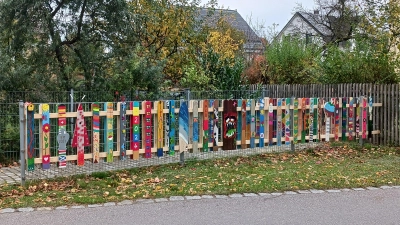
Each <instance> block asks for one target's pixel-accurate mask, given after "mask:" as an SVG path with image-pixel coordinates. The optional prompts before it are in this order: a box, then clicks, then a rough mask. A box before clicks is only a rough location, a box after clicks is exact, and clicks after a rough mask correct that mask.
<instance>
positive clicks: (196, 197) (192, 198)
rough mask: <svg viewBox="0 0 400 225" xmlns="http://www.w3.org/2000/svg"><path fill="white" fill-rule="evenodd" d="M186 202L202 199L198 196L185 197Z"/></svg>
mask: <svg viewBox="0 0 400 225" xmlns="http://www.w3.org/2000/svg"><path fill="white" fill-rule="evenodd" d="M185 198H186V200H200V199H201V197H200V196H198V195H194V196H185Z"/></svg>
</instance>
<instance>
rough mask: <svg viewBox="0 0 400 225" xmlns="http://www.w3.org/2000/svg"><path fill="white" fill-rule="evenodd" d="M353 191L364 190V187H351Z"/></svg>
mask: <svg viewBox="0 0 400 225" xmlns="http://www.w3.org/2000/svg"><path fill="white" fill-rule="evenodd" d="M353 190H354V191H365V189H364V188H353Z"/></svg>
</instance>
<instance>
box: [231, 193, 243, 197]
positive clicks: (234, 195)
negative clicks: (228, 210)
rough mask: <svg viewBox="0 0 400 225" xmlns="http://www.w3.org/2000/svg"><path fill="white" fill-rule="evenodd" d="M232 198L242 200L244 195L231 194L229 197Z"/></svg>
mask: <svg viewBox="0 0 400 225" xmlns="http://www.w3.org/2000/svg"><path fill="white" fill-rule="evenodd" d="M228 196H229V197H230V198H241V197H243V195H242V194H230V195H228Z"/></svg>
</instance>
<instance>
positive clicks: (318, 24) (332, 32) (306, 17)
mask: <svg viewBox="0 0 400 225" xmlns="http://www.w3.org/2000/svg"><path fill="white" fill-rule="evenodd" d="M353 22H357V19H356V17H354V18H353V17H351V19H347V18H346V19H343V18H338V17H335V16H326V15H323V14H321V13H320V12H319V11H318V10H314V12H296V13H295V14H294V15H293V16H292V18H291V19H290V20H289V22H288V23H287V24H286V25H285V26H284V27H283V29H282V30H281V31H280V32H279V34H278V35H277V37H276V39H275V40H282V38H284V37H286V36H297V37H299V38H304V39H305V40H306V42H307V43H311V42H313V43H317V44H320V45H325V44H328V43H337V44H338V45H339V47H345V46H348V45H350V47H352V46H354V43H353V41H352V40H351V39H352V33H353Z"/></svg>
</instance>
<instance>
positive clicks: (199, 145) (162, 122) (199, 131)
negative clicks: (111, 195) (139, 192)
mask: <svg viewBox="0 0 400 225" xmlns="http://www.w3.org/2000/svg"><path fill="white" fill-rule="evenodd" d="M332 100H333V101H332ZM357 100H359V104H354V103H355V101H357ZM367 101H368V102H367ZM283 102H284V104H283ZM164 103H165V104H164ZM199 103H200V104H199ZM208 103H209V102H208V100H202V101H191V102H190V104H188V106H187V107H188V108H187V110H185V111H181V110H180V109H179V108H175V101H166V102H161V101H157V102H154V103H153V102H150V101H144V102H138V101H135V102H126V103H125V102H120V103H117V104H116V103H113V102H108V103H103V105H104V107H100V105H101V104H100V103H93V104H92V105H91V106H92V107H91V109H90V110H89V111H86V112H85V111H84V110H83V107H82V105H78V108H77V111H76V112H65V111H64V109H63V106H62V104H59V106H61V107H59V108H57V109H56V110H55V111H54V112H50V108H51V107H49V105H48V104H42V105H40V106H39V107H38V108H39V110H38V111H39V112H38V113H35V112H34V107H33V104H26V110H25V113H26V117H27V126H26V131H25V134H26V140H25V143H26V149H27V161H28V167H27V169H28V170H30V171H31V170H33V169H34V165H35V164H42V168H44V169H46V168H49V166H50V164H51V163H58V166H59V167H61V168H62V167H65V166H66V165H67V164H66V163H67V162H68V161H77V162H78V163H77V164H78V165H81V166H82V165H84V163H85V160H90V161H92V162H93V163H102V162H103V161H106V162H112V161H113V160H130V159H133V160H138V159H140V158H142V159H143V158H151V157H152V156H158V157H162V156H164V155H171V156H173V155H174V154H175V151H186V150H189V151H190V152H200V149H202V151H203V152H209V153H212V152H210V149H212V151H213V152H214V151H217V150H219V149H222V150H236V149H246V148H249V147H250V148H254V147H261V148H268V147H270V146H274V145H278V146H280V145H282V143H283V142H284V143H286V144H288V143H290V142H291V141H294V142H296V141H298V140H301V139H300V138H302V139H304V142H314V141H322V140H325V141H331V140H332V141H333V140H343V139H344V138H345V137H348V139H349V140H354V139H355V138H354V137H356V136H358V137H359V138H363V139H366V138H370V136H371V135H374V134H379V131H378V130H372V126H370V123H372V122H373V121H369V120H370V118H371V114H372V109H373V107H379V106H381V104H380V103H373V102H372V99H369V98H368V99H367V98H360V99H357V98H333V99H329V101H325V100H324V99H322V98H311V99H306V98H300V99H294V98H293V99H285V98H278V99H272V98H264V99H257V100H253V99H247V100H222V101H221V100H214V101H213V104H212V105H209V104H208ZM114 104H115V105H117V106H118V107H117V110H114V109H113V106H114ZM140 105H141V108H140ZM182 105H185V104H182ZM152 106H153V107H152ZM210 107H211V109H212V113H211V109H210ZM209 110H210V111H209ZM179 112H180V114H181V115H183V114H184V115H185V120H184V121H183V120H182V118H180V117H179V116H177V113H179ZM257 112H259V114H258V113H257ZM356 112H359V113H360V114H356ZM182 113H183V114H182ZM210 114H211V117H210V118H209V116H210ZM292 114H293V115H292ZM257 115H258V116H259V118H257V117H258V116H257ZM220 116H221V118H219V117H220ZM355 116H359V117H360V118H359V120H360V121H359V130H358V134H356V133H357V131H355V130H354V122H355V120H354V119H355ZM50 118H51V119H57V122H55V124H50V122H53V120H50ZM68 118H75V119H76V125H75V129H74V130H73V131H69V132H72V133H73V134H74V135H73V138H72V141H71V144H70V146H69V145H68V139H69V138H68V136H69V135H68V133H67V132H66V131H65V125H64V124H65V123H66V121H67V119H68ZM292 118H293V120H292ZM35 119H37V120H40V122H41V123H35V122H34V120H35ZM102 119H104V122H103V124H104V129H103V130H100V122H101V121H102ZM153 120H154V123H153ZM210 120H212V125H213V133H212V134H210V133H209V131H210V129H209V128H210V127H209V126H210ZM85 121H88V122H89V123H90V121H91V123H90V124H92V127H91V128H92V132H90V133H88V132H87V130H86V125H85ZM114 121H115V123H114ZM178 121H179V125H180V126H179V129H180V130H179V137H180V138H181V141H179V143H180V144H181V145H182V144H184V146H181V147H179V146H178V145H177V144H176V141H175V139H176V132H177V129H178V126H177V124H178V123H177V122H178ZM257 121H258V124H256V122H257ZM127 122H130V123H127ZM37 124H40V127H35V125H36V126H37ZM339 124H341V125H340V126H338V125H339ZM52 125H53V126H55V125H58V127H59V131H58V134H59V135H58V136H57V142H58V145H57V147H58V149H56V150H57V151H55V152H53V155H51V152H50V151H49V148H50V143H51V142H50V132H49V131H50V127H51V126H52ZM182 125H183V126H182ZM257 127H259V128H258V129H257ZM35 130H40V138H39V143H35V141H34V138H33V135H32V134H33V133H34V131H35ZM219 132H221V133H219ZM127 133H129V134H130V136H129V138H128V139H129V141H130V143H129V144H127V143H126V140H125V139H126V138H127V137H125V135H126V134H127ZM257 133H258V135H257ZM114 134H115V135H114ZM101 135H104V138H100V137H103V136H101ZM303 136H304V137H303ZM153 137H154V139H153ZM210 137H212V144H211V143H210V142H209V139H210ZM330 138H332V139H330ZM53 139H55V137H53ZM89 140H92V143H90V141H89ZM182 140H183V141H182ZM302 141H303V140H302ZM114 143H117V144H115V145H114ZM90 145H91V147H88V148H84V147H85V146H90ZM38 146H39V147H41V148H40V151H39V153H40V154H38V155H35V151H34V149H35V148H38ZM54 147H55V146H54ZM70 147H75V148H77V153H76V154H74V155H71V154H69V155H68V154H67V153H66V151H65V155H64V152H63V150H64V149H65V150H66V149H68V148H70ZM85 151H86V154H85Z"/></svg>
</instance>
